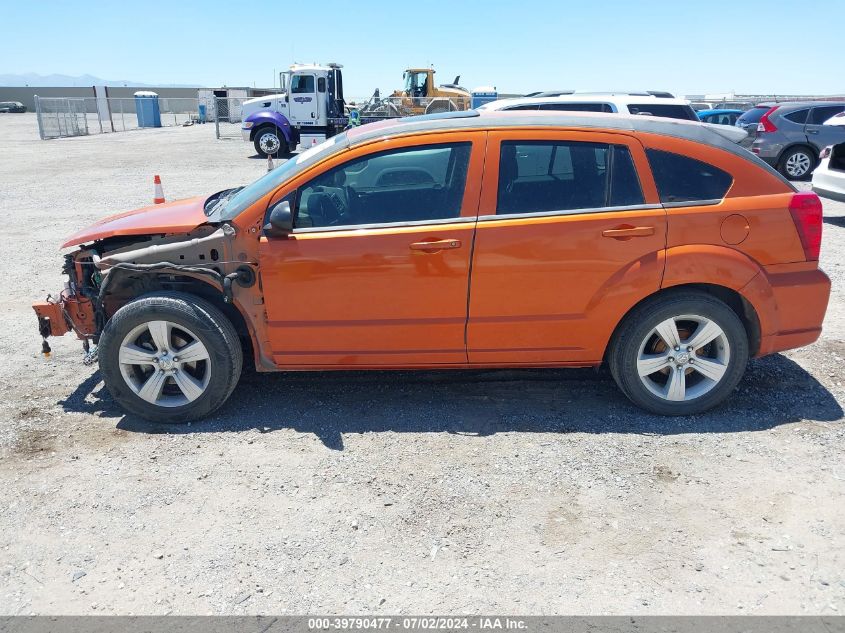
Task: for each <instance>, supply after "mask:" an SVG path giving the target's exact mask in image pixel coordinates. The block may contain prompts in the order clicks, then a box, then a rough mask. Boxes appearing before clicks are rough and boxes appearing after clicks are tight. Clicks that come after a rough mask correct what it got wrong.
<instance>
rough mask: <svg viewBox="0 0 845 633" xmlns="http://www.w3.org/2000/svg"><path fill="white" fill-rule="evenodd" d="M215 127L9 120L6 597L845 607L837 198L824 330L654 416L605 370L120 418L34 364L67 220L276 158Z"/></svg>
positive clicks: (239, 179) (522, 606) (352, 387)
mask: <svg viewBox="0 0 845 633" xmlns="http://www.w3.org/2000/svg"><path fill="white" fill-rule="evenodd" d="M213 136H214V133H213V128H212V127H211V126H197V127H193V128H185V129H182V128H174V129H162V130H150V131H137V132H129V133H125V134H114V135H109V136H102V137H90V138H80V139H64V140H58V141H48V142H41V141H39V140H38V136H37V131H36V123H35V119H34V116H32V115H0V211H2V216H3V217H4V218H5V219H6V224H5V225H4V226H5V229H4V239H3V240H2V244H3V245H4V253H3V267H2V269H3V270H4V271H6V272H5V273H4V274H3V275H2V277H0V295H2V296H3V297H5V300H4V301H3V303H2V308H1V309H2V313H0V341H2V353H3V359H4V361H5V362H3V363H2V365H0V388H2V393H3V394H4V397H3V398H2V401H0V456H2V460H0V490H2V492H0V498H2V503H0V613H2V614H28V613H38V614H60V613H64V614H71V613H72V614H87V613H118V614H126V613H134V614H163V613H201V614H204V613H218V614H224V613H306V612H307V613H316V612H320V613H327V612H328V613H332V612H346V613H358V612H366V613H397V612H399V613H411V612H412V613H429V612H439V613H454V612H467V613H474V612H512V613H522V614H530V613H543V614H553V613H590V614H600V613H641V614H644V613H653V614H663V613H683V614H698V613H740V614H743V613H749V614H751V613H754V614H763V613H765V614H784V613H793V614H803V613H816V614H833V613H836V612H839V613H842V612H845V503H844V502H843V501H845V460H843V440H845V430H843V428H844V427H843V422H842V418H843V410H842V406H843V402H845V389H843V386H842V382H843V380H845V368H843V362H842V361H843V356H845V342H844V341H843V335H845V327H843V326H844V325H845V324H844V323H843V319H845V297H843V292H842V291H843V280H845V279H844V278H845V271H843V265H845V255H842V253H844V252H845V205H842V204H835V203H831V202H825V211H826V214H825V215H826V218H825V228H824V230H825V237H824V244H823V256H822V260H823V261H822V264H823V267H824V268H825V269H826V271H827V272H828V274H830V276H831V277H832V279H833V281H834V294H833V297H832V300H831V307H830V310H829V312H828V318H827V322H826V331H825V333H824V335H823V336H822V339H821V340H820V341H819V342H818V343H817V344H816V345H814V346H812V347H810V348H807V349H804V350H800V351H797V352H791V353H787V354H783V355H777V356H774V357H771V358H767V359H764V360H760V361H755V362H753V363H752V364H751V366H750V367H749V370H748V373H747V375H746V377H745V379H744V380H743V382H742V383H741V386H740V388H739V390H738V392H737V393H736V394H735V395H734V397H733V398H732V399H731V401H730V403H729V404H728V405H727V406H724V407H722V408H720V409H719V410H717V411H715V412H713V413H711V414H708V415H704V416H698V417H691V418H683V419H672V420H670V419H662V418H658V417H653V416H649V415H645V414H643V413H642V412H640V411H638V410H636V409H634V408H633V407H632V406H631V405H630V404H629V403H628V402H627V401H626V400H625V399H624V398H623V397H622V396H621V395H620V393H619V392H618V391H617V389H616V387H615V385H614V384H613V382H612V381H611V380H610V379H609V378H608V377H606V376H603V375H597V374H596V373H594V372H592V371H582V370H578V371H485V372H454V373H433V372H415V373H410V372H409V373H398V374H387V373H344V374H292V375H252V376H249V377H247V378H246V379H245V381H244V382H243V383H242V384H241V385H240V387H239V389H238V390H237V391H236V392H235V394H234V396H233V397H232V399H231V400H230V401H229V403H228V404H227V405H226V406H225V407H224V408H223V409H222V410H221V411H220V412H219V413H218V414H217V415H216V416H215V417H214V418H213V419H211V420H210V421H208V422H207V423H203V424H195V425H193V426H184V427H176V428H174V427H165V426H155V425H150V424H147V423H144V422H142V421H140V420H138V419H134V418H132V417H126V416H124V415H122V414H121V411H120V410H119V409H117V408H116V406H115V405H114V404H113V403H112V401H111V400H110V398H109V396H108V394H107V393H106V392H105V390H104V389H103V385H102V383H101V382H100V379H99V375H98V373H97V372H95V371H94V370H93V369H91V368H87V367H84V366H83V365H82V363H81V349H80V346H79V343H78V342H77V341H75V340H72V339H71V338H70V337H67V338H66V339H60V340H55V342H54V345H53V347H54V351H55V354H54V356H53V358H52V359H50V360H43V359H42V358H40V356H39V346H40V341H39V338H38V336H37V332H36V323H35V317H34V315H33V313H32V310H31V309H30V302H31V300H33V299H40V298H42V297H43V296H44V295H46V293H47V292H55V291H56V290H57V289H59V288H60V287H61V286H60V284H61V283H62V278H61V276H60V267H61V257H60V253H59V251H58V250H57V249H58V245H59V243H60V240H61V238H62V237H64V236H66V235H68V234H70V233H71V232H73V231H74V230H75V229H77V228H79V227H82V226H84V225H86V224H88V223H90V222H91V221H93V220H95V219H97V218H99V217H101V216H102V215H104V214H107V213H111V212H115V211H119V210H124V209H130V208H134V207H137V206H141V205H144V204H147V203H149V202H150V201H151V198H152V195H153V189H152V175H153V174H155V173H158V174H161V176H162V179H163V182H164V189H165V193H166V195H167V197H168V198H175V197H184V196H188V195H192V194H195V193H205V192H212V191H216V190H219V189H222V188H224V187H227V186H234V185H238V184H242V183H244V182H246V181H250V180H252V179H254V178H256V177H257V176H259V175H260V174H261V173H263V170H264V163H263V161H260V160H257V159H249V158H248V156H249V155H250V154H252V152H251V148H250V147H249V146H248V145H247V144H245V143H242V142H241V141H234V140H232V141H215V140H214V138H213Z"/></svg>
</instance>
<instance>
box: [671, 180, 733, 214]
mask: <svg viewBox="0 0 845 633" xmlns="http://www.w3.org/2000/svg"><path fill="white" fill-rule="evenodd" d="M731 186H733V182H732V183H731ZM728 191H730V187H728ZM723 200H724V198H711V199H710V200H678V201H676V202H664V203H663V204H662V206H663V208H664V209H678V208H680V207H709V206H713V205H716V204H721V203H722V201H723Z"/></svg>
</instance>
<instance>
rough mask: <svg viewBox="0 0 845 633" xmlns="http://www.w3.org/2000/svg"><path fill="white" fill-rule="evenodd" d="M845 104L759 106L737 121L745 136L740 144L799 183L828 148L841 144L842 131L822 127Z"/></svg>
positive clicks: (842, 129) (790, 103) (838, 102)
mask: <svg viewBox="0 0 845 633" xmlns="http://www.w3.org/2000/svg"><path fill="white" fill-rule="evenodd" d="M843 111H845V101H802V102H789V103H760V104H758V105H756V106H754V107H753V108H751V109H750V110H748V111H747V112H745V114H743V115H742V116H741V117H739V119H737V122H736V125H737V127H741V128H743V129H744V130H745V131H746V132H748V137H747V138H746V139H745V140H744V141H742V142H741V143H740V144H741V145H742V146H744V147H746V148H748V149H750V150H751V151H752V152H754V153H755V154H757V155H758V156H759V157H760V158H762V159H763V160H764V161H766V162H767V163H769V164H770V165H771V166H772V167H775V168H776V169H777V170H778V171H780V172H781V173H782V174H783V175H784V176H786V177H787V178H790V179H791V180H803V179H804V178H806V177H807V176H809V175H810V173H812V171H813V169H814V168H815V167H816V165H817V164H818V162H819V154H820V153H821V151H822V149H823V148H825V147H827V146H828V145H836V144H837V143H842V142H843V141H845V127H843V126H835V125H823V123H824V122H825V121H827V120H828V119H829V118H830V117H832V116H834V115H835V114H838V113H839V112H843Z"/></svg>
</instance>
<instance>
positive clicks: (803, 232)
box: [789, 191, 822, 262]
mask: <svg viewBox="0 0 845 633" xmlns="http://www.w3.org/2000/svg"><path fill="white" fill-rule="evenodd" d="M789 212H790V213H791V214H792V221H793V222H794V223H795V229H796V230H797V231H798V237H800V238H801V246H802V247H804V257H805V258H806V259H807V261H809V262H814V261H818V259H819V250H820V249H821V245H822V202H821V200H819V197H818V196H817V195H816V194H814V193H812V192H810V191H802V192H800V193H796V194H795V195H793V196H792V200H790V201H789Z"/></svg>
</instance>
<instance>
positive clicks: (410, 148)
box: [268, 139, 475, 232]
mask: <svg viewBox="0 0 845 633" xmlns="http://www.w3.org/2000/svg"><path fill="white" fill-rule="evenodd" d="M464 146H468V147H469V156H468V157H467V173H466V174H465V175H464V183H463V186H464V193H463V196H462V197H461V202H460V205H459V207H458V214H459V215H457V216H455V217H454V218H438V219H437V220H406V221H401V222H375V223H369V224H344V225H338V226H339V227H346V228H342V229H341V230H352V229H351V228H349V227H368V228H378V227H382V226H384V227H391V226H394V227H400V226H416V225H417V224H420V225H425V224H426V223H437V224H441V222H440V221H439V220H441V219H446V220H450V219H453V220H454V219H458V218H463V217H469V218H470V219H472V220H473V221H474V220H475V216H463V215H460V214H461V213H463V204H464V196H466V187H467V184H468V182H469V170H470V165H471V163H472V156H473V152H474V148H475V144H474V142H473V140H472V139H470V140H462V141H461V140H456V141H445V142H444V141H440V142H437V141H436V142H434V143H421V144H419V145H408V146H400V147H393V148H388V149H384V150H378V151H375V152H370V153H368V154H362V155H360V156H357V157H353V158H349V159H347V160H345V161H343V162H341V163H339V164H337V165H335V166H334V167H329V168H328V169H326V170H324V171H321V172H320V173H318V174H317V175H314V176H311V177H310V178H309V179H308V180H307V181H306V182H304V183H302V184H301V185H299V186H298V187H297V188H296V189H295V190H294V191H293V192H292V193H293V194H294V196H295V197H294V201H295V203H294V205H293V226H294V229H293V231H294V232H296V231H297V230H303V231H304V230H306V229H317V230H330V229H334V228H335V227H323V226H315V227H311V226H304V227H300V228H299V229H297V227H296V220H297V218H298V216H299V205H300V198H301V196H302V191H303V189H304V188H305V187H307V186H308V185H310V184H311V183H312V182H313V181H314V180H316V179H317V178H320V177H321V176H323V175H325V174H327V173H329V172H331V171H333V170H335V169H341V168H342V167H344V166H345V165H349V164H350V163H352V162H354V161H356V160H361V159H363V160H365V161H370V160H372V159H373V158H374V157H378V156H382V155H385V154H390V153H394V152H405V151H417V150H420V149H423V150H425V149H430V148H441V147H448V148H449V149H450V150H453V149H454V148H455V147H464ZM454 156H455V152H454V151H452V152H451V154H450V157H449V162H450V164H451V162H452V159H453V158H454ZM448 169H449V167H447V170H448ZM355 173H358V172H355ZM268 217H269V216H268Z"/></svg>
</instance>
